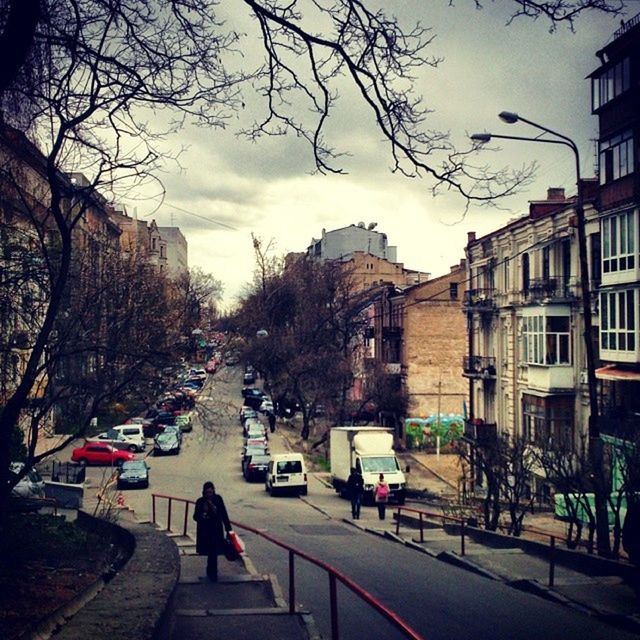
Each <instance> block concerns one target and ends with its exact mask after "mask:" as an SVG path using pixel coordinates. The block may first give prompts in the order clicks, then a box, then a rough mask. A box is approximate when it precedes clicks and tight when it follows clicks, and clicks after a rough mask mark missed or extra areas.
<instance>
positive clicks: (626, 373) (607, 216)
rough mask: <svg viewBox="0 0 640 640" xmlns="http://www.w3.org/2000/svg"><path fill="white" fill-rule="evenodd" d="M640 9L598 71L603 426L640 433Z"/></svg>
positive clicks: (604, 430) (604, 53)
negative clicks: (639, 12)
mask: <svg viewBox="0 0 640 640" xmlns="http://www.w3.org/2000/svg"><path fill="white" fill-rule="evenodd" d="M638 42H640V14H638V15H637V16H636V17H635V18H633V19H632V20H629V21H628V22H626V23H623V24H622V25H621V27H620V28H619V29H618V31H616V33H615V34H614V37H613V39H612V41H611V42H610V43H609V44H607V45H606V46H605V47H604V48H603V49H601V50H600V51H598V52H597V54H596V55H597V57H598V60H599V63H600V64H599V66H598V68H597V69H596V70H595V71H594V72H593V73H592V74H591V76H590V77H591V83H592V103H593V104H592V106H593V113H594V114H595V115H596V116H597V117H598V129H599V135H598V147H599V153H598V156H599V178H600V193H599V195H600V214H599V224H600V244H601V262H602V266H601V280H600V283H599V284H600V290H599V309H600V332H599V346H600V357H601V360H602V365H603V366H602V367H600V368H599V369H597V370H596V376H597V377H598V378H599V379H600V381H601V383H600V384H601V391H602V393H601V408H600V412H601V420H600V431H601V434H602V435H603V437H605V439H606V438H607V437H608V438H627V437H630V438H634V437H636V436H637V434H639V433H640V235H639V230H640V219H639V215H640V212H639V206H640V170H639V167H640V164H639V160H638V158H639V156H640V46H639V45H638Z"/></svg>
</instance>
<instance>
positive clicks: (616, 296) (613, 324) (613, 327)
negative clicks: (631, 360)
mask: <svg viewBox="0 0 640 640" xmlns="http://www.w3.org/2000/svg"><path fill="white" fill-rule="evenodd" d="M600 347H601V348H602V349H609V350H611V351H635V350H636V290H635V289H631V290H627V291H610V292H602V293H601V294H600Z"/></svg>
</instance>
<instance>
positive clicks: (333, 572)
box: [151, 493, 423, 640]
mask: <svg viewBox="0 0 640 640" xmlns="http://www.w3.org/2000/svg"><path fill="white" fill-rule="evenodd" d="M151 499H152V519H153V523H154V524H158V522H157V519H156V516H157V510H156V500H157V499H158V500H159V499H162V500H167V501H168V505H167V531H170V530H171V511H172V509H173V505H174V503H179V504H183V505H184V520H183V525H182V535H184V536H186V535H187V522H188V518H187V514H188V512H189V506H190V505H192V504H193V505H195V502H194V501H193V500H187V499H185V498H176V497H175V496H167V495H162V494H157V493H153V494H152V495H151ZM231 522H232V524H233V526H234V527H239V528H240V529H244V530H245V531H250V532H251V533H254V534H255V535H257V536H260V537H261V538H264V539H265V540H268V541H269V542H271V543H273V544H275V545H276V546H278V547H281V548H282V549H286V550H287V551H288V552H289V613H295V610H296V604H295V599H296V586H295V584H296V583H295V558H296V556H298V557H299V558H302V559H303V560H306V561H307V562H310V563H311V564H313V565H315V566H317V567H319V568H321V569H324V570H325V571H326V572H327V574H328V576H329V601H330V602H329V605H330V611H331V638H332V640H339V625H338V595H337V583H338V582H341V583H342V584H343V585H344V586H345V587H347V588H348V589H349V590H351V591H352V592H353V593H355V594H356V595H357V596H358V597H359V598H360V599H362V600H364V602H366V603H367V604H368V605H369V606H371V607H372V608H373V609H375V610H376V611H377V612H378V613H379V614H380V615H382V616H383V617H384V618H385V619H386V620H387V621H389V622H390V623H391V624H392V625H393V626H394V627H395V628H396V629H398V630H399V631H400V632H401V633H402V634H403V635H404V637H405V638H410V639H411V640H423V637H422V636H421V635H420V634H419V633H417V632H416V631H414V630H413V629H412V628H411V627H410V626H409V625H408V624H407V623H406V622H405V621H404V620H402V618H400V616H398V615H397V614H396V613H395V612H393V611H391V609H388V608H387V607H385V606H384V605H383V604H382V603H381V602H379V601H378V600H376V598H374V597H373V596H372V595H371V594H370V593H369V592H368V591H366V590H365V589H363V588H362V587H361V586H359V585H358V584H356V583H355V582H354V581H353V580H351V579H350V578H348V577H347V576H345V575H344V574H343V573H341V572H340V571H338V570H337V569H335V568H334V567H332V566H331V565H330V564H327V563H326V562H323V561H322V560H318V559H317V558H314V557H313V556H311V555H309V554H308V553H305V552H304V551H301V550H300V549H296V548H295V547H292V546H291V545H289V544H287V543H286V542H282V541H281V540H278V539H277V538H274V537H273V536H271V535H269V534H267V533H265V532H264V531H260V530H258V529H255V528H254V527H250V526H249V525H246V524H243V523H241V522H237V521H233V520H232V521H231Z"/></svg>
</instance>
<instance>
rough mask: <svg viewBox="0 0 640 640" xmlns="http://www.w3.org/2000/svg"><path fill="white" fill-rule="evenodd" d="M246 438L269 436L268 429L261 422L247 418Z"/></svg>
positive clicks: (245, 426)
mask: <svg viewBox="0 0 640 640" xmlns="http://www.w3.org/2000/svg"><path fill="white" fill-rule="evenodd" d="M244 437H245V438H263V437H264V438H265V439H266V438H267V429H266V427H265V426H264V425H263V424H262V423H261V422H257V421H254V420H247V421H246V422H245V423H244Z"/></svg>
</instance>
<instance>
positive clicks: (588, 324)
mask: <svg viewBox="0 0 640 640" xmlns="http://www.w3.org/2000/svg"><path fill="white" fill-rule="evenodd" d="M499 117H500V119H501V120H502V121H503V122H506V123H507V124H515V123H516V122H524V123H525V124H528V125H529V126H531V127H534V128H535V129H538V130H540V131H542V133H541V134H540V135H539V136H537V137H524V136H507V135H496V134H492V133H476V134H473V135H472V136H471V139H472V140H473V141H474V142H478V143H481V144H483V143H486V142H489V141H490V140H491V139H492V138H499V139H504V140H522V141H525V142H543V143H545V144H561V145H564V146H566V147H569V148H570V149H571V151H573V155H574V158H575V165H576V189H577V191H576V205H575V208H576V221H577V228H578V253H579V259H580V290H581V295H580V299H581V302H582V315H583V329H584V331H583V338H584V348H585V356H586V361H587V387H588V391H589V459H590V462H591V466H592V470H593V476H594V478H593V480H594V498H595V509H596V533H597V545H598V553H599V554H600V555H604V556H608V555H610V553H611V547H610V544H609V514H608V507H607V495H606V482H605V476H604V460H603V444H602V439H601V437H600V425H599V420H598V393H597V383H596V370H595V361H596V357H595V351H594V348H593V339H592V335H593V323H592V320H591V289H590V286H589V263H588V256H587V234H586V220H585V215H584V194H583V192H582V181H581V178H580V154H579V152H578V147H577V145H576V143H575V142H574V141H573V140H572V139H571V138H569V137H567V136H565V135H563V134H561V133H558V132H557V131H554V130H552V129H548V128H547V127H544V126H542V125H541V124H538V123H536V122H532V121H531V120H528V119H527V118H523V117H522V116H520V115H518V114H517V113H513V112H511V111H502V112H501V113H500V114H499ZM545 133H547V134H549V135H552V136H555V137H556V138H557V139H555V140H554V139H549V138H545V137H543V136H544V134H545Z"/></svg>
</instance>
